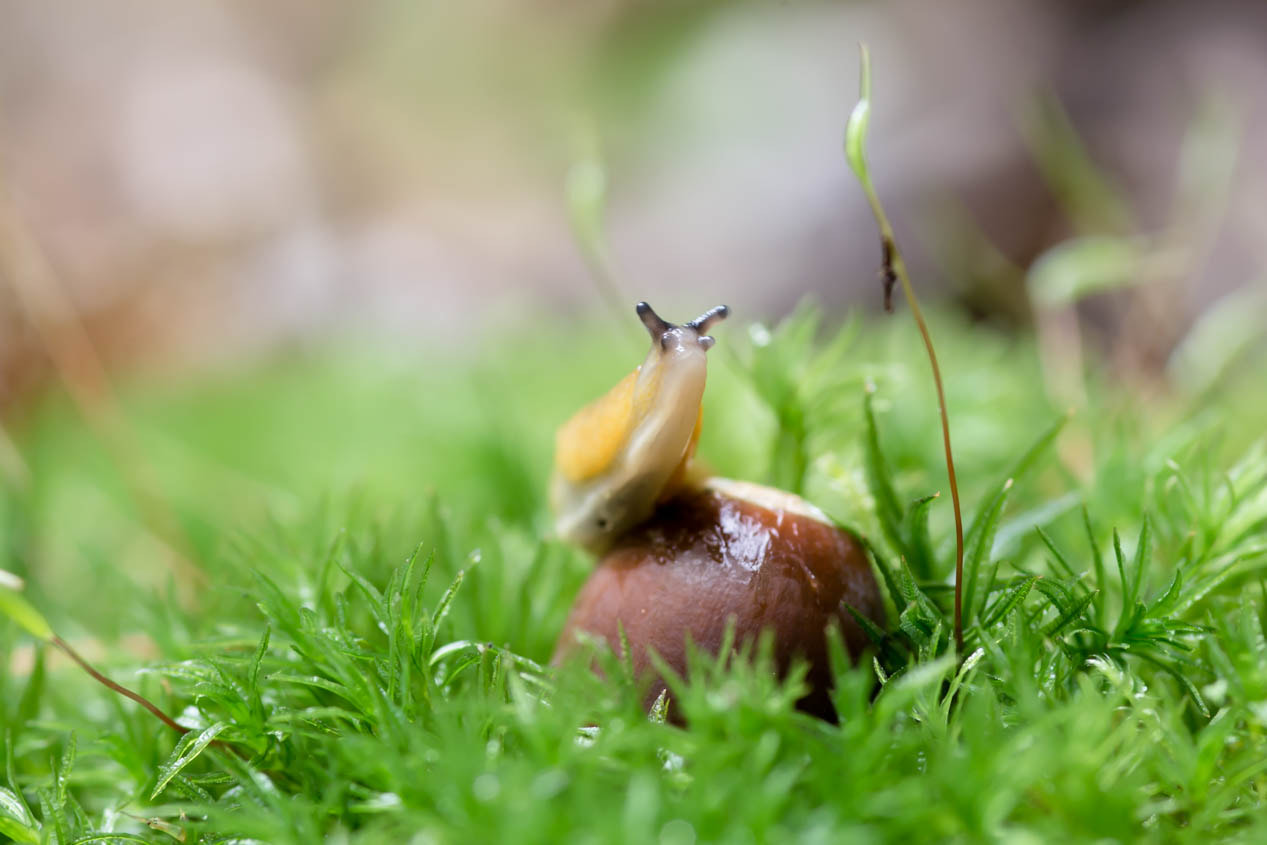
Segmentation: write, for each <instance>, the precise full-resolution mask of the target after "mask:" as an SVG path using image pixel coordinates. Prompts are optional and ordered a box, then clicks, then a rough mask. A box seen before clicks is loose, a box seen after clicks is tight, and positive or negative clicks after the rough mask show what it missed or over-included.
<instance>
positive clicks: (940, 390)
mask: <svg viewBox="0 0 1267 845" xmlns="http://www.w3.org/2000/svg"><path fill="white" fill-rule="evenodd" d="M859 49H860V51H861V54H862V57H861V60H862V70H861V76H860V80H859V86H858V87H859V97H858V104H857V105H856V106H854V110H853V112H852V113H851V114H850V115H849V124H848V127H847V128H846V130H845V156H846V157H847V158H848V159H849V166H850V167H851V168H852V169H853V172H854V175H855V176H857V177H858V182H859V183H860V184H861V186H862V191H863V193H864V194H866V196H867V202H868V204H870V206H871V213H872V214H873V215H874V216H875V221H876V224H877V225H878V226H879V227H880V245H881V248H882V250H883V255H884V263H883V273H884V307H885V309H886V310H888V311H892V310H893V302H892V297H893V287H894V284H895V283H899V282H900V283H901V285H902V294H903V296H904V297H905V298H906V304H907V306H909V307H910V309H911V316H912V317H914V318H915V325H916V326H918V327H919V334H920V337H921V338H922V339H923V341H924V349H925V350H926V351H927V352H928V363H929V366H930V367H931V368H932V371H933V383H934V384H935V385H936V387H937V407H938V409H939V410H940V411H941V435H942V445H943V446H944V448H945V451H946V475H947V477H948V478H949V481H950V501H951V504H952V505H953V506H954V510H955V647H956V649H958V650H959V651H960V652H962V651H963V512H962V510H961V509H960V506H959V483H958V481H957V480H956V478H955V458H954V453H953V452H952V450H951V448H950V415H949V413H948V411H947V410H946V391H945V388H944V387H943V386H942V380H941V367H939V366H938V364H937V352H936V350H935V349H934V348H933V338H932V335H931V334H930V333H929V331H928V324H927V323H926V322H925V321H924V314H923V312H922V311H920V307H919V300H918V299H917V298H916V297H915V291H914V289H913V288H912V287H911V278H910V274H909V273H908V272H907V270H906V261H905V260H903V258H902V253H901V251H900V250H899V249H898V248H897V241H896V239H895V238H894V237H893V226H892V225H891V224H890V223H889V217H888V215H887V214H885V213H884V206H882V205H881V204H880V197H879V195H877V194H876V191H875V186H874V185H873V184H872V183H871V174H870V172H869V171H868V169H867V158H866V139H867V124H868V123H869V122H870V118H871V54H870V52H869V51H868V50H867V45H865V44H860V45H859Z"/></svg>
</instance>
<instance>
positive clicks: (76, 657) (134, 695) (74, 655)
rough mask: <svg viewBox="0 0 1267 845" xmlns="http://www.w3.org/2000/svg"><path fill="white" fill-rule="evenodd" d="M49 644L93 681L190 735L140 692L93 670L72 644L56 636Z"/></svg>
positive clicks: (179, 732) (187, 730) (181, 732)
mask: <svg viewBox="0 0 1267 845" xmlns="http://www.w3.org/2000/svg"><path fill="white" fill-rule="evenodd" d="M49 642H50V643H52V644H53V645H54V646H56V647H57V648H58V649H60V650H61V651H62V652H63V653H64V654H65V655H66V656H67V657H69V658H70V659H71V660H73V661H75V662H76V663H77V664H79V668H80V669H83V670H84V671H85V672H87V673H88V674H89V675H91V676H92V679H93V680H94V681H96V682H97V683H99V684H101V685H103V686H105V687H106V688H108V689H110V690H113V691H114V692H117V693H118V694H119V695H121V696H123V697H124V698H130V699H132V700H133V701H135V702H136V703H137V704H139V705H141V706H142V707H144V708H145V709H146V710H148V711H150V712H151V713H153V714H154V716H155V717H157V718H158V720H159V721H161V722H162V723H163V724H164V725H167V727H169V728H171V729H172V730H174V731H176V733H178V734H181V735H184V734H187V733H189V728H187V727H185V726H184V725H180V724H178V723H177V722H176V720H175V719H173V718H172V717H171V716H168V715H167V714H166V713H164V712H163V711H162V710H160V709H158V706H157V705H155V704H154V702H152V701H150V700H149V699H148V698H146V697H145V696H143V695H141V694H140V693H139V692H133V691H132V690H130V689H128V688H127V687H125V686H123V685H121V684H116V683H115V682H114V681H112V680H110V679H109V678H107V677H106V676H105V675H103V674H101V673H100V672H98V671H97V670H96V669H94V668H92V664H90V663H89V662H88V661H87V660H85V659H84V658H83V657H82V656H81V655H80V654H79V652H77V651H75V649H74V648H72V647H71V645H70V643H68V642H66V641H65V640H63V639H62V638H61V637H59V636H56V635H54V636H53V637H52V638H51V639H50V640H49Z"/></svg>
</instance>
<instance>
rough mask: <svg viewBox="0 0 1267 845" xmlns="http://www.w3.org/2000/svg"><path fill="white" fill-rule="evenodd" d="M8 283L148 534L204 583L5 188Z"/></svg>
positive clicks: (97, 361) (3, 254) (1, 232)
mask: <svg viewBox="0 0 1267 845" xmlns="http://www.w3.org/2000/svg"><path fill="white" fill-rule="evenodd" d="M0 277H2V278H4V279H7V281H8V283H9V286H10V287H11V288H12V289H13V291H14V293H15V294H16V297H17V301H18V304H19V306H20V307H21V309H22V312H23V314H24V315H25V317H26V319H27V321H28V322H29V323H30V324H31V326H32V327H33V328H34V329H35V331H36V334H37V335H38V336H39V338H40V341H41V343H42V344H43V346H44V348H45V350H46V352H47V353H48V356H49V359H50V360H51V361H52V363H53V368H54V369H55V370H56V372H57V374H58V377H59V378H60V380H61V382H62V383H63V384H64V385H65V388H66V392H67V393H68V394H69V396H70V398H71V401H72V402H73V403H74V405H75V407H76V409H77V410H78V411H79V413H80V415H81V416H82V417H83V418H84V420H85V421H86V422H87V423H88V426H89V428H90V429H91V430H92V431H93V432H94V433H95V434H96V435H97V437H98V439H99V440H100V441H101V442H102V443H103V444H104V445H105V447H106V448H107V450H108V451H109V453H110V455H111V457H112V459H113V462H114V464H115V465H116V467H118V469H119V472H120V474H121V475H122V477H123V480H124V483H125V484H126V485H127V488H128V491H129V492H130V494H131V496H132V499H133V501H134V502H135V503H136V505H137V508H138V510H139V511H140V513H141V519H142V521H143V522H144V524H145V525H146V527H147V528H148V529H149V530H150V531H151V532H152V533H153V534H154V535H155V536H156V537H157V538H158V539H159V540H160V541H161V542H162V543H163V545H165V546H166V547H167V548H168V549H169V551H170V553H171V557H172V559H173V560H174V562H175V564H176V567H177V569H178V570H179V574H181V575H182V576H184V577H183V579H182V580H183V582H184V583H185V584H189V583H193V584H203V583H205V582H206V573H204V572H203V571H202V569H201V568H200V567H198V565H197V564H195V563H194V562H193V555H192V554H191V553H190V552H189V548H188V547H189V544H188V538H187V536H186V535H185V533H184V531H183V529H182V528H181V526H180V523H179V521H178V520H177V519H176V517H175V515H174V514H173V513H172V511H171V507H170V505H169V504H168V502H167V500H166V499H165V498H164V497H163V496H162V495H161V494H160V493H159V492H158V489H157V488H158V484H157V482H156V481H155V479H154V473H153V468H152V466H151V464H150V463H149V461H148V460H147V459H146V457H145V455H144V453H143V452H142V450H141V449H140V448H139V446H138V444H137V442H136V440H135V438H134V437H133V434H132V431H131V429H130V428H129V427H128V425H127V422H126V420H125V419H124V416H123V412H122V411H121V410H120V408H119V405H118V401H117V399H116V398H115V395H114V391H113V389H112V387H111V384H110V378H109V375H108V373H107V371H106V368H105V365H104V363H103V362H102V360H101V356H100V355H99V354H98V352H97V348H96V346H95V344H94V343H93V341H92V338H91V337H89V335H88V332H87V330H86V329H85V328H84V326H83V323H82V322H81V321H80V319H79V315H78V313H77V311H76V308H75V305H74V303H73V302H72V301H71V299H70V297H69V296H68V295H67V293H66V290H65V287H64V286H63V284H62V280H61V279H60V278H59V277H58V275H57V274H56V272H55V271H54V270H53V267H52V266H51V264H50V263H49V262H48V259H47V258H46V257H45V256H44V253H43V251H42V250H41V249H40V247H39V245H38V243H36V241H35V239H34V238H33V237H32V235H31V234H30V233H29V232H28V231H27V229H26V226H25V225H24V224H23V221H22V220H21V219H20V217H19V216H18V214H17V212H16V210H15V209H14V208H13V207H12V203H11V202H10V201H9V200H8V197H6V196H4V194H3V186H2V185H0Z"/></svg>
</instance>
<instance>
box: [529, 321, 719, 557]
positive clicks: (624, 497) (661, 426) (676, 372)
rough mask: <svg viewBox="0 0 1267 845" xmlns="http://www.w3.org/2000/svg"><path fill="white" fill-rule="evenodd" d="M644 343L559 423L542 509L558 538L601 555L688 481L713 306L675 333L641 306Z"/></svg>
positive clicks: (709, 339) (702, 390)
mask: <svg viewBox="0 0 1267 845" xmlns="http://www.w3.org/2000/svg"><path fill="white" fill-rule="evenodd" d="M637 312H638V317H639V318H640V319H641V320H642V323H643V325H644V326H646V327H647V331H648V332H649V333H650V334H651V349H650V351H648V352H647V357H646V359H644V360H643V362H642V364H641V366H639V367H638V368H637V369H636V370H634V371H633V372H632V373H630V374H629V375H627V376H625V377H624V378H623V379H621V380H620V382H619V383H617V385H616V386H615V387H613V388H612V389H611V390H610V391H608V393H607V394H606V395H604V396H602V397H601V398H599V399H596V400H595V401H593V402H591V403H590V404H588V405H586V406H585V407H584V408H582V409H581V410H580V411H578V412H577V413H576V415H575V416H573V417H572V418H571V419H570V420H568V421H567V422H566V423H564V425H563V427H562V428H560V429H559V431H558V434H557V436H556V437H555V452H554V476H553V478H552V479H551V482H550V503H551V506H552V507H553V509H554V512H555V515H556V523H555V530H556V531H557V533H558V534H559V536H560V537H562V538H564V539H565V540H568V541H569V542H572V543H575V544H577V545H579V546H582V547H583V548H587V549H590V550H591V551H601V550H603V549H604V548H606V547H607V546H608V545H610V544H611V542H612V541H613V540H614V539H615V538H617V537H619V536H621V535H622V534H624V533H625V532H626V531H627V530H629V529H630V528H632V527H633V526H635V525H637V524H638V523H640V522H642V521H643V520H645V519H646V518H647V517H649V516H651V512H652V511H653V510H654V509H655V506H656V504H657V503H658V502H660V501H662V500H664V499H666V498H668V497H669V496H671V495H672V493H673V492H675V491H676V489H677V488H678V487H679V486H680V485H681V484H682V483H683V482H684V481H685V480H686V477H687V470H688V467H689V464H690V460H691V457H692V456H693V455H694V453H695V443H696V441H697V440H698V439H699V427H700V402H701V401H702V400H703V397H704V381H705V376H706V372H707V361H706V358H705V353H707V351H708V350H709V348H710V347H712V345H713V338H712V337H710V336H709V335H708V334H707V331H708V328H709V326H711V325H713V324H714V323H716V322H717V321H718V320H722V319H725V317H726V315H727V313H728V309H727V308H726V306H725V305H720V306H718V307H716V308H714V309H712V310H711V311H708V312H705V313H704V314H702V315H700V316H699V317H697V318H696V319H694V320H692V321H691V322H689V323H684V324H682V325H680V326H676V325H673V324H672V323H667V322H665V321H664V320H662V319H660V317H659V315H657V314H656V313H655V311H653V310H652V309H651V306H650V305H648V304H647V303H645V302H640V303H638V308H637Z"/></svg>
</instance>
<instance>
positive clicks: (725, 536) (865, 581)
mask: <svg viewBox="0 0 1267 845" xmlns="http://www.w3.org/2000/svg"><path fill="white" fill-rule="evenodd" d="M772 492H776V491H772ZM779 495H781V496H785V497H786V494H779ZM846 602H847V603H848V604H849V605H851V606H853V607H854V608H855V609H856V610H858V611H859V612H860V613H862V614H864V615H866V616H868V617H870V618H872V619H875V620H877V621H878V620H879V619H880V616H881V612H882V609H881V600H880V592H879V588H878V586H877V584H876V581H875V577H874V576H873V575H872V572H871V567H870V564H869V563H868V561H867V559H866V556H865V554H864V553H863V551H862V548H861V546H860V544H859V543H858V541H857V540H856V539H855V538H854V537H852V536H851V535H849V534H848V533H846V532H844V531H841V530H839V529H838V528H836V527H835V526H833V525H830V524H827V523H825V522H822V521H820V520H818V519H815V518H812V517H810V516H807V515H806V514H805V513H803V512H797V511H796V510H795V509H792V510H789V509H785V508H779V507H774V508H771V507H766V506H763V505H761V504H756V503H754V502H752V501H750V500H749V499H744V498H737V497H735V496H733V495H728V494H726V493H723V492H719V491H717V490H708V489H706V490H700V491H693V492H691V493H688V494H684V495H682V496H679V497H678V498H676V499H674V500H672V501H670V502H667V503H665V504H664V505H662V506H661V507H660V508H659V509H658V510H657V511H656V513H655V514H654V516H653V517H652V518H651V519H650V520H648V521H647V522H646V523H644V524H643V525H641V526H639V527H638V528H636V529H634V530H633V531H631V532H630V533H629V534H627V535H626V536H625V537H624V538H622V539H621V540H620V541H618V542H617V543H616V545H615V546H614V547H613V548H612V549H611V550H610V551H609V552H608V553H607V554H606V556H604V557H603V559H602V561H601V562H600V564H599V566H598V568H597V569H596V570H595V572H594V573H593V575H591V576H590V579H589V581H587V582H586V584H585V586H584V587H583V588H582V589H581V592H580V594H579V595H578V596H577V599H576V602H575V604H574V605H573V608H572V612H571V615H570V616H569V618H568V621H567V624H566V625H565V627H564V630H563V633H562V634H561V635H560V637H559V642H558V645H557V646H556V649H555V656H554V661H555V662H556V663H557V662H559V661H561V660H563V659H565V658H566V657H567V656H568V655H569V654H570V653H572V652H573V651H574V650H575V649H576V647H577V643H578V640H577V637H576V633H577V631H586V632H588V633H590V634H592V635H595V636H599V637H602V638H604V639H605V640H606V641H607V643H608V644H609V646H610V647H611V648H612V649H613V650H615V651H619V648H620V645H619V626H623V627H624V630H625V634H626V637H627V638H628V641H629V645H630V650H631V652H632V662H633V667H634V671H635V672H636V673H637V674H638V676H639V677H641V678H654V677H655V674H656V673H655V671H654V669H653V668H652V667H651V664H650V661H649V660H648V658H647V654H646V649H647V647H648V646H650V647H653V648H654V649H655V650H656V652H657V653H658V654H659V655H660V656H661V657H663V658H664V659H665V661H666V662H667V663H668V664H669V665H670V666H672V667H673V668H674V670H675V671H677V672H678V673H684V672H685V669H686V638H687V635H688V634H689V635H690V638H691V639H692V641H694V643H695V644H696V645H697V646H699V647H701V648H703V649H706V650H708V651H709V652H711V653H714V654H715V653H716V652H717V650H718V648H719V647H720V645H721V642H722V638H723V636H724V632H725V628H726V624H727V620H728V619H729V618H731V617H733V618H734V619H735V628H736V635H737V636H736V640H737V642H744V641H746V640H747V641H750V640H754V639H755V638H756V637H757V636H758V635H759V634H760V632H761V631H762V630H763V629H771V630H772V631H773V632H774V636H775V658H776V661H777V663H778V667H779V669H780V671H783V670H785V669H786V668H787V667H788V666H789V665H790V664H791V662H792V660H793V658H794V657H796V656H801V657H804V658H806V659H807V660H808V661H809V664H810V674H809V678H808V681H809V683H810V685H811V687H812V692H811V693H810V695H809V696H807V698H806V699H804V700H803V701H802V702H801V706H802V709H805V710H807V711H809V712H813V713H815V714H817V715H821V716H824V717H826V718H832V717H833V716H834V713H833V711H832V707H831V701H830V695H829V692H830V690H829V688H830V683H831V674H830V667H829V664H828V657H827V645H826V636H825V631H826V629H827V627H828V626H829V625H830V624H831V623H832V622H833V621H834V622H835V623H836V624H837V625H839V627H840V629H841V631H842V632H843V634H844V637H845V642H846V644H847V645H848V647H849V649H850V652H851V653H853V654H854V655H857V654H858V653H859V652H860V651H861V650H862V648H864V647H865V645H866V642H867V641H866V637H865V635H864V634H863V632H862V630H861V629H860V627H859V626H858V624H857V622H856V621H855V620H854V619H853V618H852V616H850V614H849V612H848V611H847V610H846V609H845V606H844V604H845V603H846ZM663 689H664V684H663V682H662V681H661V680H660V679H658V678H655V680H654V682H653V683H652V686H651V688H650V689H649V690H648V692H647V702H648V703H650V702H651V701H654V700H655V698H656V696H658V695H659V693H660V691H661V690H663Z"/></svg>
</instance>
